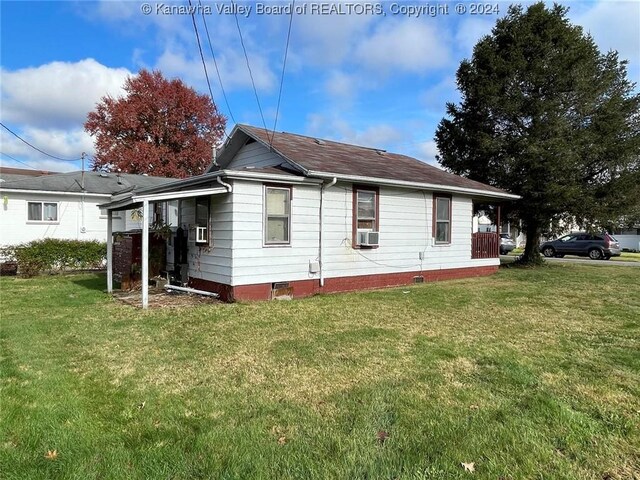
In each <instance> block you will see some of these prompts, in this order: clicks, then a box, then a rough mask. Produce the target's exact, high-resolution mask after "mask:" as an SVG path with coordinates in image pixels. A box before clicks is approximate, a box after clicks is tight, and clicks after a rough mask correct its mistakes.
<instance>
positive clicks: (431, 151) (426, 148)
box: [414, 140, 439, 166]
mask: <svg viewBox="0 0 640 480" xmlns="http://www.w3.org/2000/svg"><path fill="white" fill-rule="evenodd" d="M414 155H415V156H416V158H418V159H419V160H422V161H423V162H427V163H428V164H430V165H434V166H439V165H438V162H437V161H436V155H438V147H437V146H436V142H435V141H433V140H430V141H427V142H420V143H418V145H417V146H416V152H415V154H414Z"/></svg>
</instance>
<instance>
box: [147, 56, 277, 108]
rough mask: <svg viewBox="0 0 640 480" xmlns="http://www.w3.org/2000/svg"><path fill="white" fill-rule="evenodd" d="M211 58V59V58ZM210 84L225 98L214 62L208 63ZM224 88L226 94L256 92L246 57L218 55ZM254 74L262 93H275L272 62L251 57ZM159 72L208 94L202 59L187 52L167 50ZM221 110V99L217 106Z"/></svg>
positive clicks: (157, 63)
mask: <svg viewBox="0 0 640 480" xmlns="http://www.w3.org/2000/svg"><path fill="white" fill-rule="evenodd" d="M208 58H210V57H208ZM205 61H206V64H207V72H208V74H209V81H210V82H211V88H212V89H213V90H214V94H216V97H218V96H219V95H217V93H220V94H221V91H220V83H219V81H218V76H217V73H216V71H215V65H214V63H213V60H210V59H207V58H206V59H205ZM216 61H217V64H218V68H219V69H220V76H221V77H222V81H223V85H224V88H225V90H226V91H232V90H237V89H248V88H252V84H251V76H250V75H249V70H248V69H247V64H246V61H245V58H244V53H238V52H233V51H225V52H222V53H219V54H216ZM249 61H250V65H251V74H252V75H253V80H254V82H255V84H256V89H257V90H259V91H272V90H273V89H274V87H275V85H276V76H275V74H274V73H273V72H272V71H271V68H270V65H269V62H268V59H267V58H265V57H262V56H258V55H254V56H252V55H249ZM155 68H156V69H158V70H160V71H162V72H163V74H164V75H165V76H167V77H178V78H181V79H182V80H183V81H184V82H185V83H186V84H187V85H198V86H199V87H200V90H201V91H207V86H206V83H205V75H204V69H203V67H202V59H201V58H200V57H199V56H198V57H193V56H190V55H188V54H187V51H186V49H182V48H175V47H174V48H170V49H166V50H165V51H164V52H163V53H162V55H161V56H160V57H159V58H158V60H157V62H156V65H155ZM217 103H218V104H219V106H221V104H220V99H219V100H218V102H217Z"/></svg>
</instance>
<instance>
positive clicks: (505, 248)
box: [500, 233, 516, 255]
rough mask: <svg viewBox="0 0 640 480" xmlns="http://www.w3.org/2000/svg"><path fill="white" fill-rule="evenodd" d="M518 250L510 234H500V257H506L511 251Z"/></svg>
mask: <svg viewBox="0 0 640 480" xmlns="http://www.w3.org/2000/svg"><path fill="white" fill-rule="evenodd" d="M514 248H516V242H514V241H513V240H512V239H511V237H510V236H509V234H508V233H501V234H500V255H506V254H507V253H509V252H510V251H511V250H513V249H514Z"/></svg>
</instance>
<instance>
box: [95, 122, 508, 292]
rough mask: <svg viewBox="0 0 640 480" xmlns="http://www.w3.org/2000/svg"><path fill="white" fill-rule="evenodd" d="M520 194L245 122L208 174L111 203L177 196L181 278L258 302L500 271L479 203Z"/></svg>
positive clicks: (124, 205)
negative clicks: (478, 226)
mask: <svg viewBox="0 0 640 480" xmlns="http://www.w3.org/2000/svg"><path fill="white" fill-rule="evenodd" d="M516 198H518V197H517V196H516V195H512V194H509V193H508V192H506V191H504V190H500V189H498V188H494V187H491V186H488V185H485V184H482V183H479V182H475V181H472V180H468V179H465V178H462V177H459V176H456V175H452V174H449V173H447V172H444V171H442V170H440V169H438V168H436V167H433V166H430V165H428V164H426V163H423V162H420V161H419V160H416V159H413V158H410V157H407V156H404V155H398V154H393V153H389V152H385V151H383V150H377V149H372V148H365V147H359V146H355V145H348V144H344V143H338V142H333V141H329V140H321V139H315V138H312V137H306V136H301V135H295V134H289V133H273V134H272V132H266V131H265V130H263V129H259V128H255V127H250V126H246V125H237V126H236V127H235V128H234V130H233V132H232V133H231V135H230V138H229V139H228V141H227V142H226V144H225V146H224V148H223V149H222V150H221V151H220V154H219V155H218V157H217V162H214V164H213V165H212V166H211V167H210V169H209V171H208V173H206V174H205V175H201V176H198V177H192V178H188V179H185V180H181V181H177V182H174V183H172V184H170V185H166V186H160V187H154V188H148V189H144V190H139V191H136V192H134V193H132V194H125V195H118V196H116V197H114V198H113V199H112V201H111V202H109V203H107V202H105V204H104V205H102V207H103V208H106V209H108V210H109V211H111V212H112V213H113V214H114V215H115V214H116V213H117V212H118V211H119V210H122V209H129V208H132V207H139V206H141V207H142V208H143V211H149V210H150V208H151V207H152V206H153V205H154V204H155V203H159V202H165V201H169V200H173V201H175V200H179V219H178V224H179V225H180V226H181V230H182V231H183V232H184V234H186V236H187V241H186V250H187V251H186V255H185V256H184V257H183V258H184V259H185V260H186V262H185V264H184V265H183V266H182V273H183V274H184V273H185V272H184V270H186V275H185V276H184V277H183V278H184V279H185V280H188V283H189V285H190V286H192V287H194V288H197V289H201V290H208V291H212V292H217V293H219V294H220V295H221V296H222V297H223V298H224V299H226V300H257V299H268V298H272V297H273V296H277V295H279V294H283V293H284V294H286V295H287V296H295V297H298V296H305V295H311V294H314V293H322V292H336V291H346V290H356V289H361V288H374V287H383V286H390V285H402V284H408V283H413V282H422V281H429V280H439V279H446V278H460V277H465V276H476V275H487V274H491V273H493V272H495V271H496V270H497V268H498V266H499V264H500V260H499V258H498V241H497V235H495V234H491V233H484V234H482V233H476V234H472V217H473V202H474V201H482V202H484V203H492V202H501V201H507V200H512V199H516ZM142 238H143V240H142V241H143V252H144V251H145V244H144V242H145V239H146V238H148V236H146V235H145V234H144V233H143V235H142ZM142 262H143V267H142V273H143V305H146V301H147V299H146V295H147V293H146V289H147V281H146V279H145V277H144V275H145V270H146V267H145V265H144V262H145V256H144V255H143V258H142ZM108 268H109V270H108V271H109V275H108V283H109V284H108V288H109V290H111V288H112V285H111V275H112V271H111V264H109V266H108Z"/></svg>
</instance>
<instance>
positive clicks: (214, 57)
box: [198, 0, 236, 123]
mask: <svg viewBox="0 0 640 480" xmlns="http://www.w3.org/2000/svg"><path fill="white" fill-rule="evenodd" d="M198 5H200V6H201V7H202V2H201V1H200V0H198ZM201 12H202V23H204V30H205V32H206V33H207V39H208V40H209V49H210V50H211V57H212V58H213V65H214V66H215V67H216V73H217V74H218V81H219V82H220V89H221V90H222V96H223V97H224V101H225V103H226V104H227V110H228V111H229V116H230V117H231V120H232V121H233V123H236V119H235V118H234V117H233V113H232V112H231V106H230V105H229V99H228V98H227V92H225V90H224V85H222V76H221V75H220V69H219V68H218V62H217V61H216V55H215V54H214V53H213V43H212V42H211V36H210V35H209V27H208V26H207V17H206V15H205V14H204V9H201Z"/></svg>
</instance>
